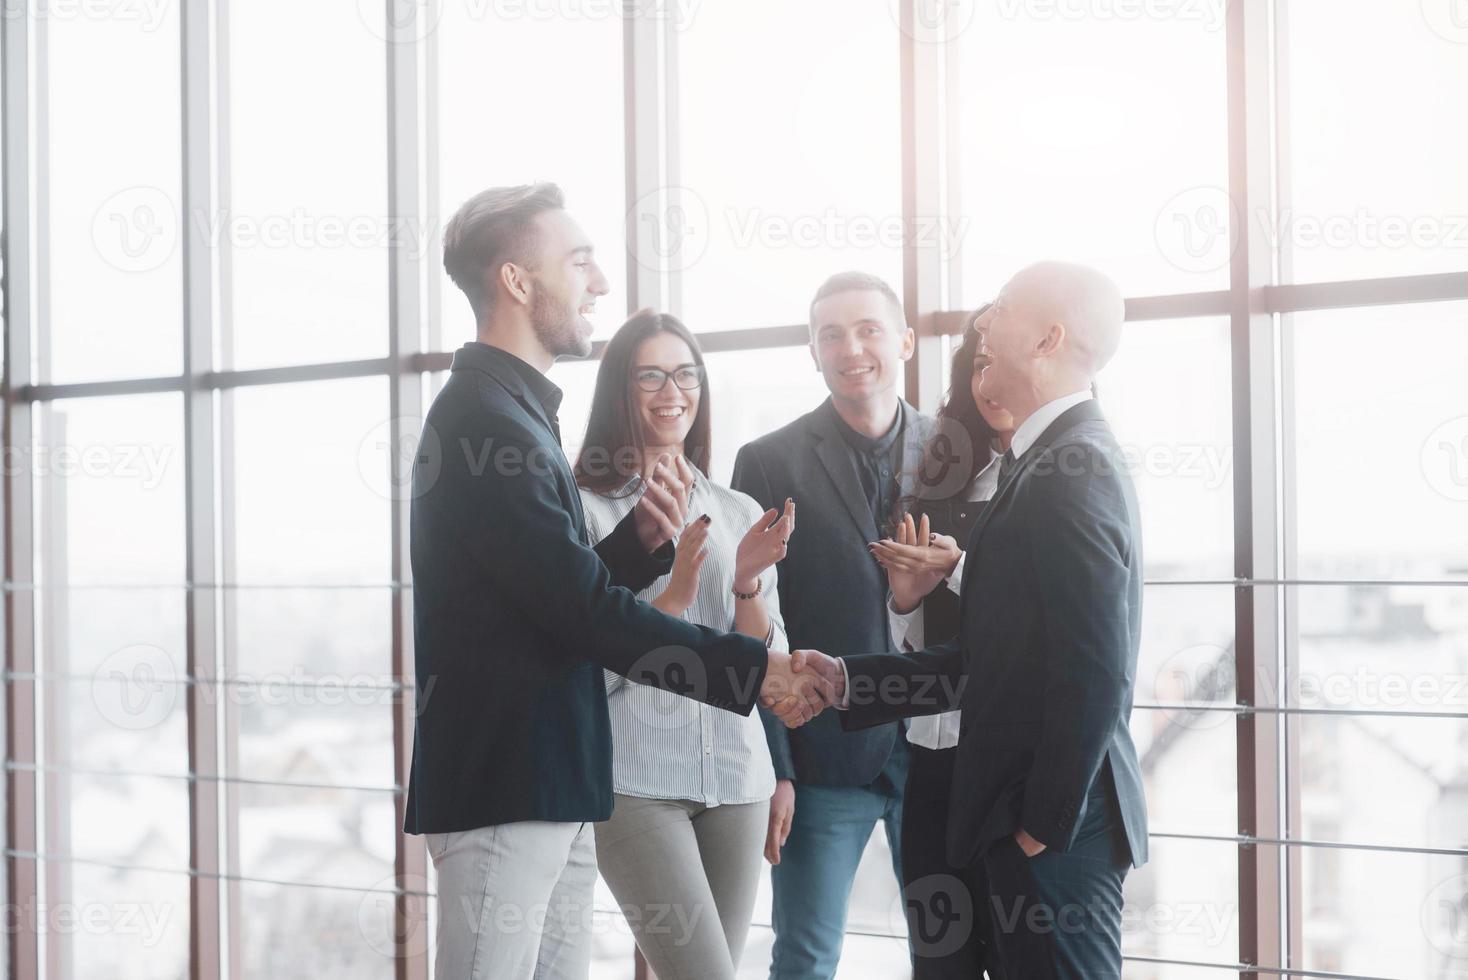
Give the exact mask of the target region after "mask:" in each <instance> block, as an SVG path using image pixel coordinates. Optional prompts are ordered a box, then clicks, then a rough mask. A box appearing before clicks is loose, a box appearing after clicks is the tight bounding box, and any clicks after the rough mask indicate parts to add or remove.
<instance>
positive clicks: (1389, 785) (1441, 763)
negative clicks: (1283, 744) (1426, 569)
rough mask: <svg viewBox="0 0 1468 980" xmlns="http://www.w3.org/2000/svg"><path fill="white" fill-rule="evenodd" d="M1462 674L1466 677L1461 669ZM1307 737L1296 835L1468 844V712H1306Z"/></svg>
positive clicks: (1303, 729)
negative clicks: (1467, 823)
mask: <svg viewBox="0 0 1468 980" xmlns="http://www.w3.org/2000/svg"><path fill="white" fill-rule="evenodd" d="M1455 676H1456V677H1457V678H1458V680H1459V682H1460V683H1461V679H1462V677H1463V674H1462V673H1461V671H1460V672H1458V673H1457V674H1456V675H1455ZM1299 741H1300V749H1299V751H1300V760H1301V765H1300V772H1301V775H1300V783H1301V785H1300V799H1301V810H1302V811H1303V816H1302V818H1301V826H1300V828H1299V830H1298V831H1296V833H1295V836H1298V837H1301V838H1304V839H1305V840H1325V841H1347V842H1350V843H1357V844H1386V845H1392V846H1399V847H1443V848H1461V847H1464V846H1465V845H1468V841H1465V840H1464V836H1463V827H1464V824H1463V821H1464V818H1465V817H1468V786H1465V784H1464V780H1463V774H1464V773H1465V772H1468V718H1397V717H1378V716H1369V717H1350V716H1349V715H1340V716H1338V715H1320V714H1313V715H1304V716H1302V717H1301V718H1300V725H1299ZM1384 789H1389V792H1383V790H1384Z"/></svg>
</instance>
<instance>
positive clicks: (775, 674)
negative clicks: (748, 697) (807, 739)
mask: <svg viewBox="0 0 1468 980" xmlns="http://www.w3.org/2000/svg"><path fill="white" fill-rule="evenodd" d="M832 668H834V677H833V673H832ZM845 689H846V685H845V678H844V674H843V673H842V671H841V665H840V664H838V663H836V661H834V660H832V659H831V658H830V657H828V656H826V655H825V654H823V653H820V652H819V651H816V650H797V651H795V653H794V654H793V655H792V654H788V653H782V652H780V651H779V650H771V651H770V665H769V669H767V670H766V671H765V682H764V685H763V686H761V688H760V700H761V701H762V702H763V703H764V706H765V707H766V708H769V709H770V710H771V711H773V712H774V713H775V717H776V718H779V719H780V720H781V721H783V722H784V723H785V727H786V728H799V727H800V726H801V725H804V724H805V723H806V722H808V721H810V720H811V719H812V718H814V717H815V716H816V715H818V714H820V713H821V712H822V711H824V710H825V709H826V708H827V707H829V706H830V705H833V704H836V703H838V702H839V701H840V700H841V698H842V697H843V696H844V695H845V693H846V690H845Z"/></svg>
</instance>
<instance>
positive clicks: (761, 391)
mask: <svg viewBox="0 0 1468 980" xmlns="http://www.w3.org/2000/svg"><path fill="white" fill-rule="evenodd" d="M705 360H706V361H707V363H708V375H709V391H710V392H711V395H712V397H713V399H714V402H713V404H714V417H713V433H712V439H713V466H712V470H713V472H711V473H710V474H709V475H710V476H711V477H713V478H714V479H715V480H718V481H719V482H720V483H728V482H729V477H730V476H731V475H732V474H733V472H734V457H735V456H736V455H737V454H738V452H739V449H740V447H741V446H743V445H744V444H745V443H747V442H751V441H753V440H755V439H758V438H759V437H760V436H762V435H764V434H766V433H768V432H773V431H774V430H775V429H778V428H780V427H781V426H782V425H785V424H786V423H787V422H790V421H793V420H794V419H796V418H797V417H799V416H801V415H804V414H805V413H806V412H809V411H810V410H811V409H813V408H815V407H816V406H817V405H819V404H820V403H821V402H823V401H825V400H826V397H827V395H828V392H827V391H826V382H825V379H824V378H822V376H821V373H820V372H819V371H817V370H816V368H815V364H814V362H813V361H812V360H811V356H810V349H809V348H808V347H775V348H771V349H769V350H748V351H728V352H724V353H719V354H708V355H706V357H705Z"/></svg>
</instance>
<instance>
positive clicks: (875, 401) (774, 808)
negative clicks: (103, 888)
mask: <svg viewBox="0 0 1468 980" xmlns="http://www.w3.org/2000/svg"><path fill="white" fill-rule="evenodd" d="M810 328H811V356H812V358H813V359H814V361H815V366H816V369H817V370H819V371H820V372H821V374H822V376H823V377H824V378H825V381H826V386H827V388H828V389H829V390H830V392H831V397H830V398H828V399H827V400H826V401H825V402H823V403H822V404H821V405H820V406H818V407H817V408H816V409H815V410H814V411H811V412H809V413H808V414H806V415H803V416H801V417H800V418H798V419H796V420H795V421H794V422H792V423H790V424H789V425H787V426H785V427H784V428H781V429H778V430H776V431H774V432H771V433H769V434H768V435H766V436H763V437H761V438H759V439H756V440H755V441H754V442H751V443H750V444H749V445H747V446H745V447H744V448H743V449H741V450H740V451H739V456H738V458H737V459H736V460H735V463H734V479H733V481H732V482H733V486H734V488H735V489H736V490H740V491H742V492H744V493H747V494H749V495H750V496H752V497H753V498H754V499H755V500H757V501H759V503H760V506H762V507H771V506H777V504H776V503H775V502H776V501H778V502H780V503H781V504H783V503H784V501H785V500H786V498H794V499H795V500H796V501H797V502H798V503H799V504H800V530H799V533H797V534H795V535H793V536H792V537H791V539H790V546H789V551H788V553H787V554H786V557H785V560H784V561H782V562H780V564H779V566H778V568H779V591H780V609H781V610H782V611H783V613H784V616H785V628H786V632H787V634H788V636H789V639H790V643H791V644H792V645H793V646H799V647H812V648H816V649H820V650H872V651H875V650H888V651H894V647H893V646H892V641H891V632H890V630H889V628H888V624H887V579H886V576H885V574H884V573H883V571H882V569H881V567H880V566H879V565H878V564H877V563H876V561H875V560H874V559H873V558H872V556H871V554H870V553H869V552H868V550H867V547H868V545H869V544H870V543H871V542H873V541H876V540H877V539H878V538H880V537H883V536H886V535H888V534H890V530H889V527H890V525H889V522H890V520H891V518H892V516H893V515H894V513H895V512H896V511H897V509H898V507H899V503H900V501H901V500H902V498H903V497H904V496H905V495H907V494H908V493H910V492H911V491H912V488H913V484H914V480H913V477H914V475H915V473H916V471H917V467H918V465H919V463H920V461H921V457H922V447H923V444H924V442H926V441H927V439H928V437H929V435H930V434H931V433H932V431H933V425H934V423H933V420H932V419H931V418H929V417H928V416H925V415H922V414H920V413H919V412H918V411H917V410H916V409H914V408H913V407H912V406H911V405H909V404H907V403H906V402H905V401H903V400H902V398H901V396H900V395H899V391H900V388H899V385H900V384H901V382H902V377H903V362H905V361H907V360H908V359H909V358H911V357H912V353H913V346H914V337H913V332H912V330H911V329H909V328H908V326H907V322H906V318H905V317H904V315H903V311H902V304H901V303H900V302H899V301H898V299H897V295H896V294H895V293H894V292H893V291H892V288H891V287H890V286H888V285H887V284H886V283H885V282H883V281H882V280H881V279H879V278H877V277H875V276H871V275H867V274H865V273H859V272H848V273H842V274H840V275H836V276H833V277H831V278H830V279H828V280H827V281H826V282H825V283H824V284H823V285H822V286H821V287H820V289H819V290H818V291H817V292H816V296H815V299H814V300H813V301H812V303H811V308H810ZM764 719H765V723H766V724H765V729H766V734H767V736H768V741H769V746H770V755H771V757H772V759H773V761H774V764H775V776H776V778H777V780H778V781H779V782H778V784H777V789H776V791H775V796H774V799H773V800H772V801H771V808H770V811H771V812H770V828H769V833H768V836H767V839H766V844H765V855H766V857H767V858H769V860H770V862H771V864H772V865H774V870H773V872H772V875H771V878H772V885H773V889H774V908H773V916H772V918H773V927H774V932H775V946H774V953H773V962H772V964H771V967H770V977H771V980H795V978H798V980H815V978H823V977H831V976H832V975H834V974H835V972H836V964H837V961H838V959H839V958H840V955H841V941H842V938H843V934H844V932H845V926H846V906H847V900H848V898H849V897H850V894H851V883H852V880H853V878H854V877H855V874H856V868H857V864H858V863H859V862H860V860H861V855H862V851H863V850H864V849H865V847H866V843H867V840H868V839H869V838H870V837H871V834H872V830H873V828H874V827H875V826H876V824H877V823H878V822H881V823H882V824H883V826H884V828H885V830H886V834H887V841H888V844H889V845H891V848H892V862H893V870H894V872H896V871H898V870H899V869H898V853H899V848H898V842H899V840H900V835H901V814H902V787H903V785H904V784H905V783H906V778H907V747H906V741H905V739H904V737H903V733H902V727H901V725H902V724H903V723H899V722H892V723H888V724H883V725H878V726H875V727H872V728H868V729H866V730H864V731H859V732H845V731H842V728H841V725H840V723H839V721H838V720H837V719H836V718H835V717H834V716H832V715H826V716H825V717H822V718H819V719H817V720H815V721H813V722H812V723H811V724H810V725H808V726H806V727H805V728H803V729H801V730H800V731H798V732H790V731H788V730H787V729H786V728H785V726H784V725H783V724H781V723H780V722H779V721H778V720H777V719H775V718H774V717H773V716H772V715H770V714H768V713H765V714H764ZM897 877H898V881H899V882H900V881H901V878H902V876H901V874H900V873H899V874H898V875H897Z"/></svg>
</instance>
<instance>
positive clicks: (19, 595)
mask: <svg viewBox="0 0 1468 980" xmlns="http://www.w3.org/2000/svg"><path fill="white" fill-rule="evenodd" d="M30 29H31V22H30V20H29V18H28V17H23V16H22V17H5V18H3V19H0V45H3V46H4V62H3V64H4V67H3V70H4V73H5V80H4V85H5V91H4V109H5V111H4V129H3V133H0V153H3V157H4V160H3V164H4V191H3V206H4V209H5V214H4V231H3V235H0V246H3V262H4V273H5V321H4V344H5V364H6V377H5V387H4V392H3V394H4V419H3V422H0V432H3V444H4V449H5V452H6V458H7V459H11V458H16V457H15V456H14V455H13V453H14V452H29V451H30V448H31V442H32V438H33V435H34V432H33V424H34V411H35V409H34V407H33V406H32V405H31V404H30V403H29V402H26V401H24V400H22V399H20V398H18V397H17V392H18V390H19V389H21V388H22V387H24V386H25V385H26V384H28V383H29V382H30V381H31V380H32V363H31V357H32V347H31V336H32V316H33V314H34V312H35V311H34V308H33V305H32V303H33V300H34V298H35V297H34V294H33V290H32V287H33V281H32V280H33V276H34V270H33V268H32V265H31V259H32V256H33V255H34V254H35V253H34V251H33V236H34V233H35V227H34V224H33V221H32V218H33V215H32V211H31V160H30V150H31V146H30V139H29V135H30V133H29V129H30V124H31V111H30V93H31V88H30V57H29V50H28V47H29V32H30ZM0 479H3V486H4V490H3V516H4V529H3V531H4V545H5V547H4V559H3V560H4V576H5V583H6V585H7V586H9V585H10V584H12V583H14V584H17V585H24V586H25V588H20V589H15V588H6V589H5V590H4V597H3V601H4V603H5V666H6V669H7V670H8V671H11V672H16V671H21V672H24V671H29V672H32V673H33V672H34V671H35V667H36V647H35V639H36V637H35V590H34V574H35V540H34V536H33V529H34V514H35V508H34V486H33V485H32V482H31V477H30V468H29V467H24V466H22V467H6V469H5V472H4V475H3V478H0ZM36 749H37V746H36V684H35V681H34V680H28V679H23V678H16V677H8V678H7V679H6V682H5V753H6V759H7V760H15V761H20V762H28V763H31V764H34V763H35V762H36V761H37V758H36ZM36 784H37V778H36V774H35V773H34V772H25V771H22V770H16V769H10V768H8V767H7V770H6V773H5V807H6V820H5V842H6V852H7V856H6V859H5V875H6V893H5V900H6V902H7V903H8V904H9V907H11V908H32V909H34V908H36V907H37V906H38V903H39V889H40V881H39V878H38V874H37V872H38V862H37V861H36V859H35V858H33V857H24V856H21V855H23V854H26V853H34V852H35V851H36V850H37V845H38V844H39V841H38V839H37V824H36V806H37V795H36ZM7 932H8V939H7V945H8V964H9V976H11V977H13V978H22V977H25V978H30V977H37V976H39V975H40V945H39V941H40V937H39V936H38V935H37V933H36V931H35V930H32V929H13V930H7Z"/></svg>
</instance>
